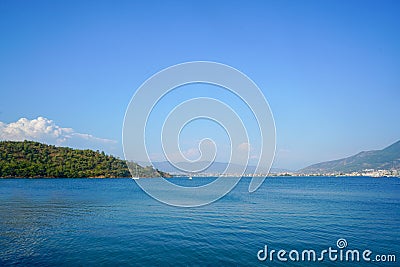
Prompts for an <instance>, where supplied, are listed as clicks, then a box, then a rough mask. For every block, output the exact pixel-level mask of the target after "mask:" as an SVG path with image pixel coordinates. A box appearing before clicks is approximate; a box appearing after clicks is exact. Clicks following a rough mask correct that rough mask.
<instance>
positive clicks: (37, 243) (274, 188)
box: [0, 177, 400, 266]
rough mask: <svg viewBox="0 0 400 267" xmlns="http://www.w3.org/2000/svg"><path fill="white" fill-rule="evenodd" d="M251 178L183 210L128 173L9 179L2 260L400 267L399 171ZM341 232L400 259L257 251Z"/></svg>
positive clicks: (2, 206)
mask: <svg viewBox="0 0 400 267" xmlns="http://www.w3.org/2000/svg"><path fill="white" fill-rule="evenodd" d="M174 179H178V178H174ZM197 179H208V178H193V180H186V179H185V180H179V181H180V182H179V183H183V184H185V183H188V184H190V183H196V180H197ZM197 181H199V180H197ZM202 181H204V180H202ZM249 181H250V179H248V178H247V179H246V178H244V179H242V180H241V181H240V183H239V184H238V186H237V187H236V188H235V189H234V190H233V191H232V192H231V193H229V194H228V195H226V196H225V197H223V198H222V199H221V200H219V201H217V202H215V203H213V204H210V205H207V206H204V207H200V208H176V207H171V206H167V205H165V204H162V203H159V202H157V201H156V200H153V199H152V198H150V197H149V196H147V195H146V194H145V193H144V192H143V191H142V190H141V189H140V188H139V187H138V186H137V185H136V183H135V182H134V181H132V180H131V179H2V180H0V265H23V266H25V265H41V266H55V265H57V266H59V265H64V266H76V265H79V266H83V265H103V266H107V265H137V266H145V265H151V266H160V265H161V266H166V265H171V266H172V265H173V266H176V265H184V266H185V265H195V266H205V265H208V266H232V265H233V266H238V265H240V266H252V265H254V266H256V265H257V266H309V265H311V266H320V265H321V264H323V265H325V266H337V265H340V266H364V265H365V266H399V262H400V179H398V178H379V179H374V178H365V177H364V178H326V177H313V178H312V177H297V178H290V177H286V178H285V177H282V178H271V179H267V180H266V181H265V182H264V184H263V185H262V187H261V188H260V189H259V190H258V191H256V192H255V193H251V194H250V193H248V192H247V188H248V184H249ZM339 238H345V239H346V241H347V244H348V245H347V248H346V249H358V250H360V251H361V252H362V251H363V250H365V249H369V250H371V251H372V253H373V254H372V255H371V256H370V258H373V257H374V255H381V254H382V255H383V254H384V255H387V254H393V255H395V256H396V260H397V262H395V263H393V262H392V263H382V262H376V261H375V262H372V261H371V262H363V261H362V260H361V261H360V262H344V261H338V260H337V261H330V260H329V259H325V260H324V261H323V262H318V263H317V262H301V261H300V262H296V261H292V260H288V261H287V262H281V261H278V260H277V259H276V258H274V259H273V260H272V261H271V260H270V259H267V260H266V261H264V262H261V261H259V260H258V259H257V252H258V251H259V250H261V249H263V248H264V246H265V245H268V249H275V250H280V249H284V250H286V251H287V252H289V251H290V250H298V251H300V252H301V251H302V250H304V249H313V250H315V251H321V250H323V249H328V247H332V248H336V249H337V246H336V241H337V240H338V239H339ZM286 256H287V255H286Z"/></svg>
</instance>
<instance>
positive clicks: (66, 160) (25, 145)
mask: <svg viewBox="0 0 400 267" xmlns="http://www.w3.org/2000/svg"><path fill="white" fill-rule="evenodd" d="M129 164H133V165H135V163H132V162H130V163H129ZM137 170H138V176H140V177H159V176H161V175H166V176H168V174H165V173H162V172H158V171H157V170H155V169H153V168H152V167H141V166H139V165H138V167H137ZM130 176H131V174H130V173H129V170H128V167H127V163H126V162H125V161H124V160H121V159H118V158H116V157H113V156H110V155H106V154H105V153H104V152H99V151H92V150H89V149H86V150H79V149H72V148H68V147H56V146H52V145H46V144H42V143H38V142H32V141H23V142H13V141H0V177H8V178H13V177H15V178H16V177H49V178H50V177H51V178H56V177H60V178H84V177H101V178H102V177H130Z"/></svg>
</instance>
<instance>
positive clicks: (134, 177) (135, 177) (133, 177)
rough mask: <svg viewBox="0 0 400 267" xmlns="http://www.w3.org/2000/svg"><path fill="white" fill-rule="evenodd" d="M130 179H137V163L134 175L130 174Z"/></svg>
mask: <svg viewBox="0 0 400 267" xmlns="http://www.w3.org/2000/svg"><path fill="white" fill-rule="evenodd" d="M132 179H133V180H139V176H138V171H137V165H136V168H135V176H132Z"/></svg>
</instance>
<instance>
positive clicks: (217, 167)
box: [145, 161, 291, 174]
mask: <svg viewBox="0 0 400 267" xmlns="http://www.w3.org/2000/svg"><path fill="white" fill-rule="evenodd" d="M152 164H153V166H154V168H156V169H158V170H161V171H163V172H168V173H182V174H187V173H186V172H183V171H181V170H179V169H177V168H176V167H175V166H173V165H172V164H171V163H170V162H168V161H161V162H153V163H152ZM145 165H146V164H145ZM178 165H179V166H180V167H182V168H183V169H186V170H197V169H201V166H205V165H206V164H205V163H204V162H194V163H183V162H181V163H178ZM227 166H228V163H224V162H213V163H212V164H211V166H210V167H209V168H207V169H206V170H204V171H202V172H201V173H203V174H204V173H207V174H211V173H223V172H224V171H225V169H226V167H227ZM242 169H243V167H242V166H241V165H239V164H234V163H232V164H231V168H230V174H233V173H241V170H242ZM255 170H256V166H252V165H249V166H247V168H246V170H245V172H244V173H245V174H253V173H254V172H255ZM266 171H267V170H265V169H261V170H260V172H261V173H266ZM270 172H271V173H282V172H291V171H290V170H286V169H279V168H271V170H270Z"/></svg>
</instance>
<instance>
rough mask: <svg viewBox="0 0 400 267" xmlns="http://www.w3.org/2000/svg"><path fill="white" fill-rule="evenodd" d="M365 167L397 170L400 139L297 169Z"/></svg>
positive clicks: (345, 170) (321, 170)
mask: <svg viewBox="0 0 400 267" xmlns="http://www.w3.org/2000/svg"><path fill="white" fill-rule="evenodd" d="M365 169H374V170H393V169H394V170H399V169H400V141H397V142H396V143H394V144H392V145H390V146H388V147H386V148H384V149H382V150H372V151H363V152H360V153H358V154H357V155H354V156H351V157H348V158H344V159H338V160H333V161H327V162H322V163H318V164H314V165H311V166H309V167H306V168H304V169H301V170H299V171H298V172H299V173H333V172H343V173H349V172H357V171H363V170H365Z"/></svg>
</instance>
